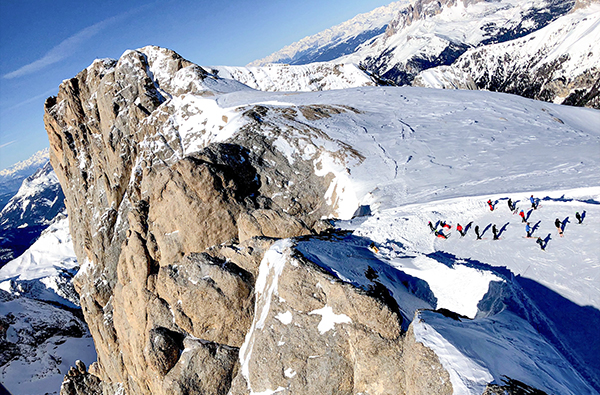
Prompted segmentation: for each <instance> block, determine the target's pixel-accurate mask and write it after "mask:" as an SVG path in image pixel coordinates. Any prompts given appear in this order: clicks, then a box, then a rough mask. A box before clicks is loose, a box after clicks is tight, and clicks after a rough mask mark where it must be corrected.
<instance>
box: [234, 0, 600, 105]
mask: <svg viewBox="0 0 600 395" xmlns="http://www.w3.org/2000/svg"><path fill="white" fill-rule="evenodd" d="M597 6H598V2H597V0H591V1H576V0H567V1H563V0H528V1H518V0H499V1H482V0H475V1H467V0H444V1H432V0H415V1H412V2H410V3H408V2H407V3H402V4H400V3H396V4H394V7H395V8H397V9H396V11H395V12H396V15H395V17H394V18H393V20H391V21H389V22H388V23H387V27H386V29H385V32H382V33H380V34H378V35H375V36H372V37H371V38H369V39H368V40H365V42H364V43H362V44H361V45H360V46H358V47H356V48H354V49H353V50H352V51H350V52H348V53H347V54H346V55H344V56H338V57H335V58H330V60H329V62H331V63H341V64H345V65H347V64H352V63H354V64H357V65H359V68H360V69H361V70H364V71H365V72H366V73H367V74H368V75H369V76H370V77H371V78H372V79H373V80H374V81H376V82H377V83H379V84H382V85H388V84H393V85H411V84H414V85H416V86H426V87H435V88H444V87H445V88H449V87H450V88H460V89H488V90H495V91H500V92H507V93H515V94H519V95H523V96H525V97H530V98H535V99H539V100H545V101H553V102H557V103H564V104H570V105H577V106H587V107H595V108H597V107H598V106H600V104H598V100H600V99H598V97H599V95H598V92H599V86H598V73H599V71H598V67H597V64H598V56H599V55H598V53H599V52H600V50H599V49H598V44H597V43H598V41H599V40H598V32H597V31H598V26H597V23H596V22H595V21H596V20H597V15H596V14H597ZM376 15H377V13H375V12H374V13H373V14H372V15H371V16H370V14H364V15H362V16H361V18H363V19H365V20H368V18H370V17H371V18H374V19H373V20H374V21H375V20H378V19H377V17H376ZM341 26H343V24H342V25H340V26H339V27H336V28H335V29H333V30H335V31H337V30H343V28H342V27H341ZM336 29H337V30H336ZM327 32H329V31H325V32H323V33H320V34H318V35H316V36H313V37H320V40H317V39H316V38H315V39H314V40H313V41H315V42H316V41H318V42H319V45H315V46H314V48H312V47H311V46H310V45H307V44H306V43H304V41H301V42H298V43H295V44H293V45H291V46H289V47H286V48H288V49H289V51H291V52H290V53H291V54H293V53H295V52H294V51H293V50H292V49H293V48H302V56H301V57H298V58H297V59H296V58H294V59H295V63H296V64H306V63H308V62H310V61H311V60H309V59H312V58H313V57H316V56H319V54H320V51H321V48H327V47H328V45H329V44H327V42H326V40H327V38H328V37H329V38H330V36H331V34H326V33H327ZM329 33H331V32H329ZM334 36H335V35H334ZM305 40H308V38H307V39H305ZM331 40H332V41H331V45H335V43H336V42H337V41H336V40H335V39H331ZM307 42H312V41H307ZM303 43H304V44H303ZM290 48H292V49H290ZM282 53H283V54H285V53H286V52H285V51H284V52H282ZM282 53H279V52H278V53H275V54H273V55H272V56H271V57H267V58H265V59H267V60H268V61H270V62H276V63H278V62H286V60H284V59H288V58H290V56H292V55H289V56H288V58H286V56H285V55H282ZM463 54H464V55H463ZM461 55H462V56H461ZM290 59H291V58H290ZM302 59H303V60H302ZM288 60H289V59H288ZM265 62H266V60H261V61H257V64H261V65H262V64H265ZM450 65H452V67H448V66H450ZM419 73H421V74H419ZM417 76H418V78H417ZM232 77H234V75H232ZM257 86H258V85H257Z"/></svg>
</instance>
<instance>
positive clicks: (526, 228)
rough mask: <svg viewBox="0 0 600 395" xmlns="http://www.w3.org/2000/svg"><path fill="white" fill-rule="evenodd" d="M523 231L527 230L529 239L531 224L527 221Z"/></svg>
mask: <svg viewBox="0 0 600 395" xmlns="http://www.w3.org/2000/svg"><path fill="white" fill-rule="evenodd" d="M525 232H527V238H528V239H531V226H529V222H527V225H525Z"/></svg>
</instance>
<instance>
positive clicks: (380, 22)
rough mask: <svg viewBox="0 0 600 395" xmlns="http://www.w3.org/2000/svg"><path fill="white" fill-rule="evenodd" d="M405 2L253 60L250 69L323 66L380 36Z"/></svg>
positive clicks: (361, 16)
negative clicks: (313, 64)
mask: <svg viewBox="0 0 600 395" xmlns="http://www.w3.org/2000/svg"><path fill="white" fill-rule="evenodd" d="M408 3H409V2H408V0H401V1H396V2H394V3H391V4H389V5H387V6H383V7H379V8H376V9H374V10H373V11H371V12H367V13H364V14H360V15H357V16H356V17H354V18H352V19H350V20H348V21H346V22H344V23H341V24H339V25H337V26H334V27H332V28H329V29H327V30H324V31H322V32H320V33H317V34H315V35H313V36H309V37H305V38H303V39H302V40H300V41H298V42H296V43H293V44H291V45H288V46H286V47H284V48H283V49H281V50H279V51H277V52H275V53H273V54H271V55H269V56H267V57H265V58H263V59H259V60H256V61H254V62H252V63H250V64H248V66H249V67H256V66H265V65H267V64H270V63H287V64H292V65H302V64H308V63H313V62H326V61H329V60H333V59H336V58H339V57H340V56H343V55H347V54H349V53H352V52H354V51H355V50H356V48H357V47H358V46H359V45H361V44H363V43H364V42H365V41H368V40H369V39H371V38H373V37H375V36H377V35H380V34H381V33H383V32H384V31H385V29H386V27H387V25H388V23H390V22H391V21H392V20H393V19H394V17H395V16H396V15H397V14H398V12H399V11H400V10H401V9H403V8H404V7H405V6H406V5H407V4H408Z"/></svg>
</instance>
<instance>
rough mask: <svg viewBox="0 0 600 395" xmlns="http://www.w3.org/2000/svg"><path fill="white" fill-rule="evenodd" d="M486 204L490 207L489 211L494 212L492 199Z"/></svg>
mask: <svg viewBox="0 0 600 395" xmlns="http://www.w3.org/2000/svg"><path fill="white" fill-rule="evenodd" d="M487 204H488V206H490V211H494V205H493V204H492V199H488V201H487Z"/></svg>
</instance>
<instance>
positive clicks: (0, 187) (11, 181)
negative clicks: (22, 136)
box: [0, 148, 49, 210]
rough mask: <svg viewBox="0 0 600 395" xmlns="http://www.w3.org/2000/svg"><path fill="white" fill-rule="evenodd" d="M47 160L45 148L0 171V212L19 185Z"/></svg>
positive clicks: (47, 152)
mask: <svg viewBox="0 0 600 395" xmlns="http://www.w3.org/2000/svg"><path fill="white" fill-rule="evenodd" d="M48 160H49V149H48V148H46V149H44V150H42V151H38V152H36V153H35V154H33V156H32V157H30V158H29V159H27V160H24V161H22V162H19V163H16V164H14V165H13V166H11V167H9V168H7V169H4V170H0V210H2V209H3V208H4V206H5V205H6V203H8V201H9V200H10V198H12V197H13V195H14V194H15V193H16V192H17V191H18V190H19V187H20V186H21V183H22V182H23V180H25V179H26V178H27V177H29V176H30V175H32V174H33V173H35V172H36V171H37V170H38V169H39V168H41V167H43V166H44V165H45V164H46V163H48Z"/></svg>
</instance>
